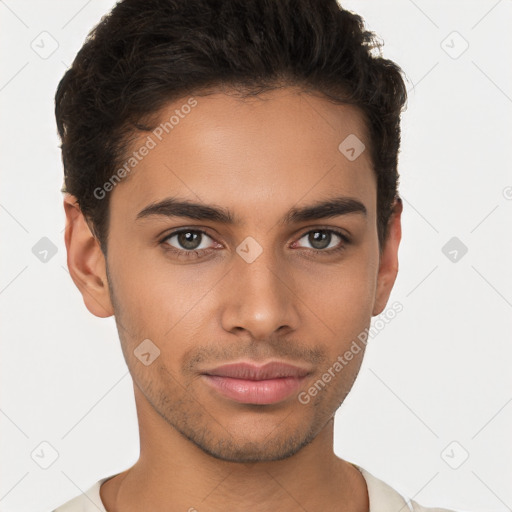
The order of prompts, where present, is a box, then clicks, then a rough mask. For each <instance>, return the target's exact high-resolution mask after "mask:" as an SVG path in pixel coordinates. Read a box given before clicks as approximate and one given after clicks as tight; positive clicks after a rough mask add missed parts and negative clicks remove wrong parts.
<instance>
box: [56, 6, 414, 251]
mask: <svg viewBox="0 0 512 512" xmlns="http://www.w3.org/2000/svg"><path fill="white" fill-rule="evenodd" d="M374 50H377V52H376V53H377V55H374V53H375V51H374ZM402 73H403V71H402V69H401V68H400V67H399V66H398V65H397V64H395V63H394V62H393V61H391V60H388V59H384V58H383V57H382V51H381V43H380V42H378V41H377V38H376V35H375V34H374V33H373V32H370V31H368V30H366V28H365V26H364V22H363V19H362V18H361V17H360V16H359V15H357V14H354V13H352V12H350V11H348V10H345V9H343V8H342V7H341V6H340V5H339V4H338V3H337V2H336V0H123V1H120V2H118V3H117V4H116V5H115V6H114V8H113V9H112V11H111V12H110V13H109V14H107V15H106V16H103V18H102V19H101V21H100V22H99V23H98V24H97V25H96V26H95V27H94V28H93V29H92V30H91V32H90V33H89V35H88V36H87V39H86V41H85V42H84V44H83V46H82V48H81V49H80V51H79V52H78V54H77V55H76V57H75V59H74V61H73V64H72V66H71V67H70V68H69V69H68V70H67V71H66V73H65V74H64V76H63V78H62V79H61V81H60V83H59V85H58V88H57V91H56V95H55V117H56V121H57V128H58V132H59V136H60V140H61V145H60V148H61V150H62V161H63V166H64V186H63V188H62V190H61V191H62V192H68V193H70V194H72V195H73V196H75V197H76V199H77V202H78V205H79V206H80V209H81V211H82V213H83V215H84V216H85V218H86V219H87V221H88V222H89V225H90V226H91V229H92V232H93V234H94V236H95V237H96V238H97V240H98V241H99V243H100V246H101V249H102V251H103V253H104V254H106V250H107V239H108V222H109V197H108V196H107V197H105V198H103V199H99V198H98V197H97V194H95V193H94V190H96V189H97V188H98V187H101V186H102V185H103V184H104V183H105V182H107V181H108V179H109V178H110V177H111V176H112V174H113V171H114V170H115V169H116V168H117V167H118V166H119V165H121V162H123V161H124V160H125V155H126V154H127V150H128V148H129V147H130V144H131V142H132V141H133V140H135V137H136V136H137V134H139V135H140V133H141V132H142V131H148V130H151V129H152V126H151V123H152V122H153V121H154V119H153V117H154V116H156V115H157V114H158V112H159V111H160V109H161V108H163V107H164V106H165V105H166V104H168V103H169V102H171V101H175V100H177V99H179V98H183V97H185V96H187V95H192V94H193V95H194V96H197V95H201V94H203V95H207V94H209V93H211V92H215V91H216V90H217V91H218V90H223V91H224V90H231V91H236V92H238V93H239V94H240V95H241V97H249V96H253V95H258V94H260V93H262V92H265V91H269V90H272V89H276V88H279V87H283V86H297V87H299V88H300V89H301V90H304V91H306V92H309V93H312V94H317V95H320V96H321V97H323V98H325V99H327V100H328V101H330V102H332V103H334V104H349V105H353V106H355V107H357V108H358V109H359V112H360V113H361V114H362V117H363V120H364V123H365V127H366V130H367V134H368V138H369V142H370V148H369V150H370V156H371V162H372V165H373V170H374V173H375V175H376V180H377V230H378V238H379V246H380V247H381V248H382V245H383V242H384V241H385V239H386V237H387V232H388V231H387V228H388V221H389V218H390V215H391V213H392V206H393V202H394V200H395V199H398V200H400V198H399V195H398V192H397V189H398V178H399V175H398V170H397V164H398V152H399V148H400V115H401V111H402V109H403V107H404V105H405V103H406V101H407V92H406V88H405V84H404V80H403V78H402Z"/></svg>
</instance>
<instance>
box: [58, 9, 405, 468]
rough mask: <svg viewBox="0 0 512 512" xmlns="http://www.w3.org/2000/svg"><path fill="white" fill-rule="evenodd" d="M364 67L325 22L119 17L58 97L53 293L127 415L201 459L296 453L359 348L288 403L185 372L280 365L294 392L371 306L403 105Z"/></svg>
mask: <svg viewBox="0 0 512 512" xmlns="http://www.w3.org/2000/svg"><path fill="white" fill-rule="evenodd" d="M378 49H379V45H378V43H377V42H376V40H375V36H374V34H373V33H371V32H369V31H367V30H366V29H365V28H364V25H363V21H362V19H361V18H360V17H359V16H357V15H355V14H353V13H351V12H348V11H345V10H343V9H342V8H341V7H340V6H339V5H338V4H337V3H336V1H335V0H299V1H294V2H291V1H290V0H278V1H276V0H259V1H258V0H244V1H242V0H231V1H230V0H226V1H223V2H217V1H213V0H187V1H184V0H182V1H178V0H125V1H122V2H119V3H118V4H117V5H116V6H115V7H114V9H113V10H112V12H111V13H110V14H109V15H108V16H106V17H104V18H103V19H102V21H101V22H100V23H99V24H98V25H97V26H96V27H95V28H94V30H93V31H92V32H91V34H90V35H89V37H88V38H87V40H86V42H85V44H84V46H83V47H82V49H81V50H80V51H79V53H78V55H77V57H76V58H75V60H74V62H73V64H72V66H71V68H70V69H69V70H68V71H67V72H66V74H65V75H64V77H63V79H62V80H61V82H60V84H59V87H58V90H57V94H56V118H57V126H58V130H59V134H60V137H61V140H62V146H61V148H62V157H63V163H64V171H65V184H64V188H63V192H65V194H66V196H65V200H64V206H65V209H66V215H67V218H68V226H67V230H66V247H67V250H68V266H69V269H70V273H71V276H72V278H73V280H74V282H75V284H76V285H77V287H78V288H79V290H80V291H81V293H82V295H83V298H84V302H85V305H86V306H87V308H88V309H89V311H91V313H93V314H94V315H96V316H99V317H108V316H111V315H115V319H116V323H117V326H118V331H119V336H120V340H121V344H122V348H123V353H124V356H125V359H126V362H127V364H128V367H129V369H130V372H131V375H132V377H133V380H134V383H135V386H136V391H137V392H138V393H140V397H144V398H143V399H144V400H145V404H146V406H147V407H148V410H152V411H154V412H155V413H157V414H159V415H160V416H161V417H162V418H164V419H165V420H166V422H167V423H168V425H170V426H171V427H172V428H174V429H176V430H177V431H178V432H180V433H181V434H182V435H183V436H185V437H186V438H187V439H189V440H190V441H192V442H193V443H194V444H195V445H196V446H198V447H200V448H201V449H202V450H204V451H205V452H207V453H209V454H211V455H213V456H215V457H218V458H222V459H225V460H236V461H257V460H276V459H282V458H285V457H288V456H290V455H292V454H294V453H296V452H297V451H298V450H300V449H301V448H302V447H303V446H305V445H307V444H308V443H310V442H311V441H312V440H313V439H315V437H316V436H317V435H318V433H319V432H320V431H321V430H322V428H323V427H324V426H325V425H326V423H327V422H328V421H329V420H330V419H332V417H333V415H334V413H335V411H336V409H337V408H338V407H339V405H340V404H341V403H342V402H343V400H344V398H345V396H346V395H347V394H348V392H349V391H350V388H351V387H352V384H353V382H354V380H355V378H356V376H357V373H358V370H359V367H360V364H361V361H362V357H363V353H364V347H361V348H362V350H360V351H359V352H358V353H356V354H354V356H353V358H351V361H350V364H347V365H346V366H344V367H343V369H342V370H341V371H339V372H337V374H336V375H335V377H334V378H332V380H331V381H330V382H329V383H328V385H327V386H325V389H323V390H322V391H321V392H320V393H318V394H315V396H314V397H313V398H312V399H311V400H309V401H307V403H304V402H305V401H304V400H303V401H301V400H298V399H297V393H295V394H294V395H293V396H288V397H287V398H285V399H283V400H281V401H279V402H276V403H272V404H265V405H262V404H259V405H256V404H249V403H239V402H235V401H233V400H230V399H227V398H226V397H224V396H221V395H220V394H219V393H217V392H216V391H215V390H213V389H212V388H211V386H209V384H208V383H206V382H205V379H204V373H205V372H207V371H208V370H211V369H212V368H214V367H216V366H218V365H221V364H224V363H230V362H238V361H253V362H256V363H257V362H266V361H268V360H280V361H286V362H290V363H293V364H297V365H299V366H301V367H302V368H304V369H307V372H308V375H307V376H306V377H305V378H304V379H303V381H302V384H301V389H300V390H301V391H304V390H307V389H308V388H309V387H310V386H311V385H312V383H314V382H315V381H317V380H318V379H319V377H321V376H322V375H323V374H324V373H325V372H326V371H328V369H329V368H332V367H333V365H334V363H335V362H336V360H337V358H338V356H340V355H341V354H344V353H345V352H346V351H347V350H348V348H349V347H350V346H351V344H352V343H353V341H354V340H355V339H357V337H358V335H359V334H360V333H361V332H363V331H364V330H365V329H367V327H368V326H369V323H370V320H371V317H372V315H377V314H379V313H381V312H382V311H383V310H384V308H385V306H386V303H387V301H388V298H389V294H390V292H391V289H392V287H393V284H394V281H395V278H396V273H397V271H398V259H397V253H398V245H399V242H400V236H401V232H400V213H401V201H400V199H399V196H398V191H397V186H398V172H397V160H398V151H399V146H400V113H401V110H402V108H403V107H404V105H405V101H406V91H405V85H404V82H403V79H402V77H401V70H400V68H399V67H398V66H397V65H396V64H395V63H393V62H391V61H389V60H386V59H384V58H383V57H382V56H381V55H375V54H374V53H375V52H374V50H378ZM179 230H181V231H179ZM144 340H146V341H144ZM147 340H151V341H150V342H148V341H147ZM141 352H144V353H145V354H146V353H149V354H150V355H149V356H145V358H146V361H145V362H142V359H143V358H141V357H140V356H141ZM146 363H149V364H146ZM331 373H332V372H331ZM141 399H142V398H141ZM276 425H278V428H276Z"/></svg>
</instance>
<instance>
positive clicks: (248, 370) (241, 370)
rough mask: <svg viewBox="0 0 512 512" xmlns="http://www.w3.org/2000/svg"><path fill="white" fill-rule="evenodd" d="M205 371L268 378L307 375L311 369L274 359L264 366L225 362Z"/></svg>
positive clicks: (233, 377) (229, 375)
mask: <svg viewBox="0 0 512 512" xmlns="http://www.w3.org/2000/svg"><path fill="white" fill-rule="evenodd" d="M204 373H205V374H206V375H217V376H219V377H230V378H232V379H243V380H267V379H279V378H282V377H305V376H306V375H307V374H308V373H309V371H308V370H307V369H305V368H300V367H298V366H294V365H291V364H288V363H282V362H279V361H272V362H270V363H267V364H265V365H263V366H256V365H254V364H251V363H236V364H225V365H223V366H219V367H217V368H214V369H213V370H207V371H205V372H204Z"/></svg>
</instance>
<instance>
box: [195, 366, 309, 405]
mask: <svg viewBox="0 0 512 512" xmlns="http://www.w3.org/2000/svg"><path fill="white" fill-rule="evenodd" d="M309 373H310V371H309V370H308V369H306V368H302V367H299V366H295V365H291V364H288V363H284V362H279V361H272V362H270V363H267V364H265V365H263V366H257V365H254V364H251V363H244V362H242V363H236V364H226V365H222V366H219V367H217V368H213V369H211V370H207V371H204V372H203V379H204V380H205V381H206V383H207V384H208V385H209V386H210V388H212V389H213V390H214V391H216V392H217V393H219V394H221V395H222V396H223V397H224V398H228V399H229V400H232V401H235V402H238V403H244V404H259V405H264V404H273V403H278V402H281V401H283V400H286V399H287V398H289V397H290V395H292V394H293V393H294V392H297V391H298V389H299V388H300V386H301V385H302V383H303V381H304V379H305V378H306V377H307V375H309Z"/></svg>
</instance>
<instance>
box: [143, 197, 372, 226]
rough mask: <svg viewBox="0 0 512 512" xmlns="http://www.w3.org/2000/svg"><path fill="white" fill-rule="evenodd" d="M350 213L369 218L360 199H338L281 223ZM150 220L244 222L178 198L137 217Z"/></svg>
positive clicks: (292, 212)
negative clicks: (186, 219)
mask: <svg viewBox="0 0 512 512" xmlns="http://www.w3.org/2000/svg"><path fill="white" fill-rule="evenodd" d="M351 213H358V214H362V215H363V216H364V217H366V216H367V213H368V212H367V210H366V207H365V205H364V204H363V203H362V202H361V201H359V200H358V199H354V198H351V197H345V196H338V197H333V198H330V199H327V200H323V201H317V202H315V203H313V204H311V205H307V206H301V207H292V208H290V209H289V210H288V211H287V212H286V213H285V215H284V216H283V217H282V219H281V220H280V221H279V223H280V224H294V223H299V222H305V221H311V220H318V219H325V218H331V217H337V216H340V215H348V214H351ZM149 217H183V218H188V219H193V220H209V221H214V222H220V223H222V224H227V225H234V224H240V225H243V222H242V221H241V219H239V218H238V217H237V216H236V215H235V214H233V213H232V212H231V211H230V210H229V209H227V208H224V207H220V206H216V205H205V204H201V203H194V202H191V201H189V200H187V199H179V198H175V197H168V198H165V199H163V200H162V201H158V202H156V203H151V204H149V205H148V206H146V207H145V208H144V209H143V210H141V211H140V212H139V213H138V214H137V217H136V221H139V220H142V219H146V218H149Z"/></svg>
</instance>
